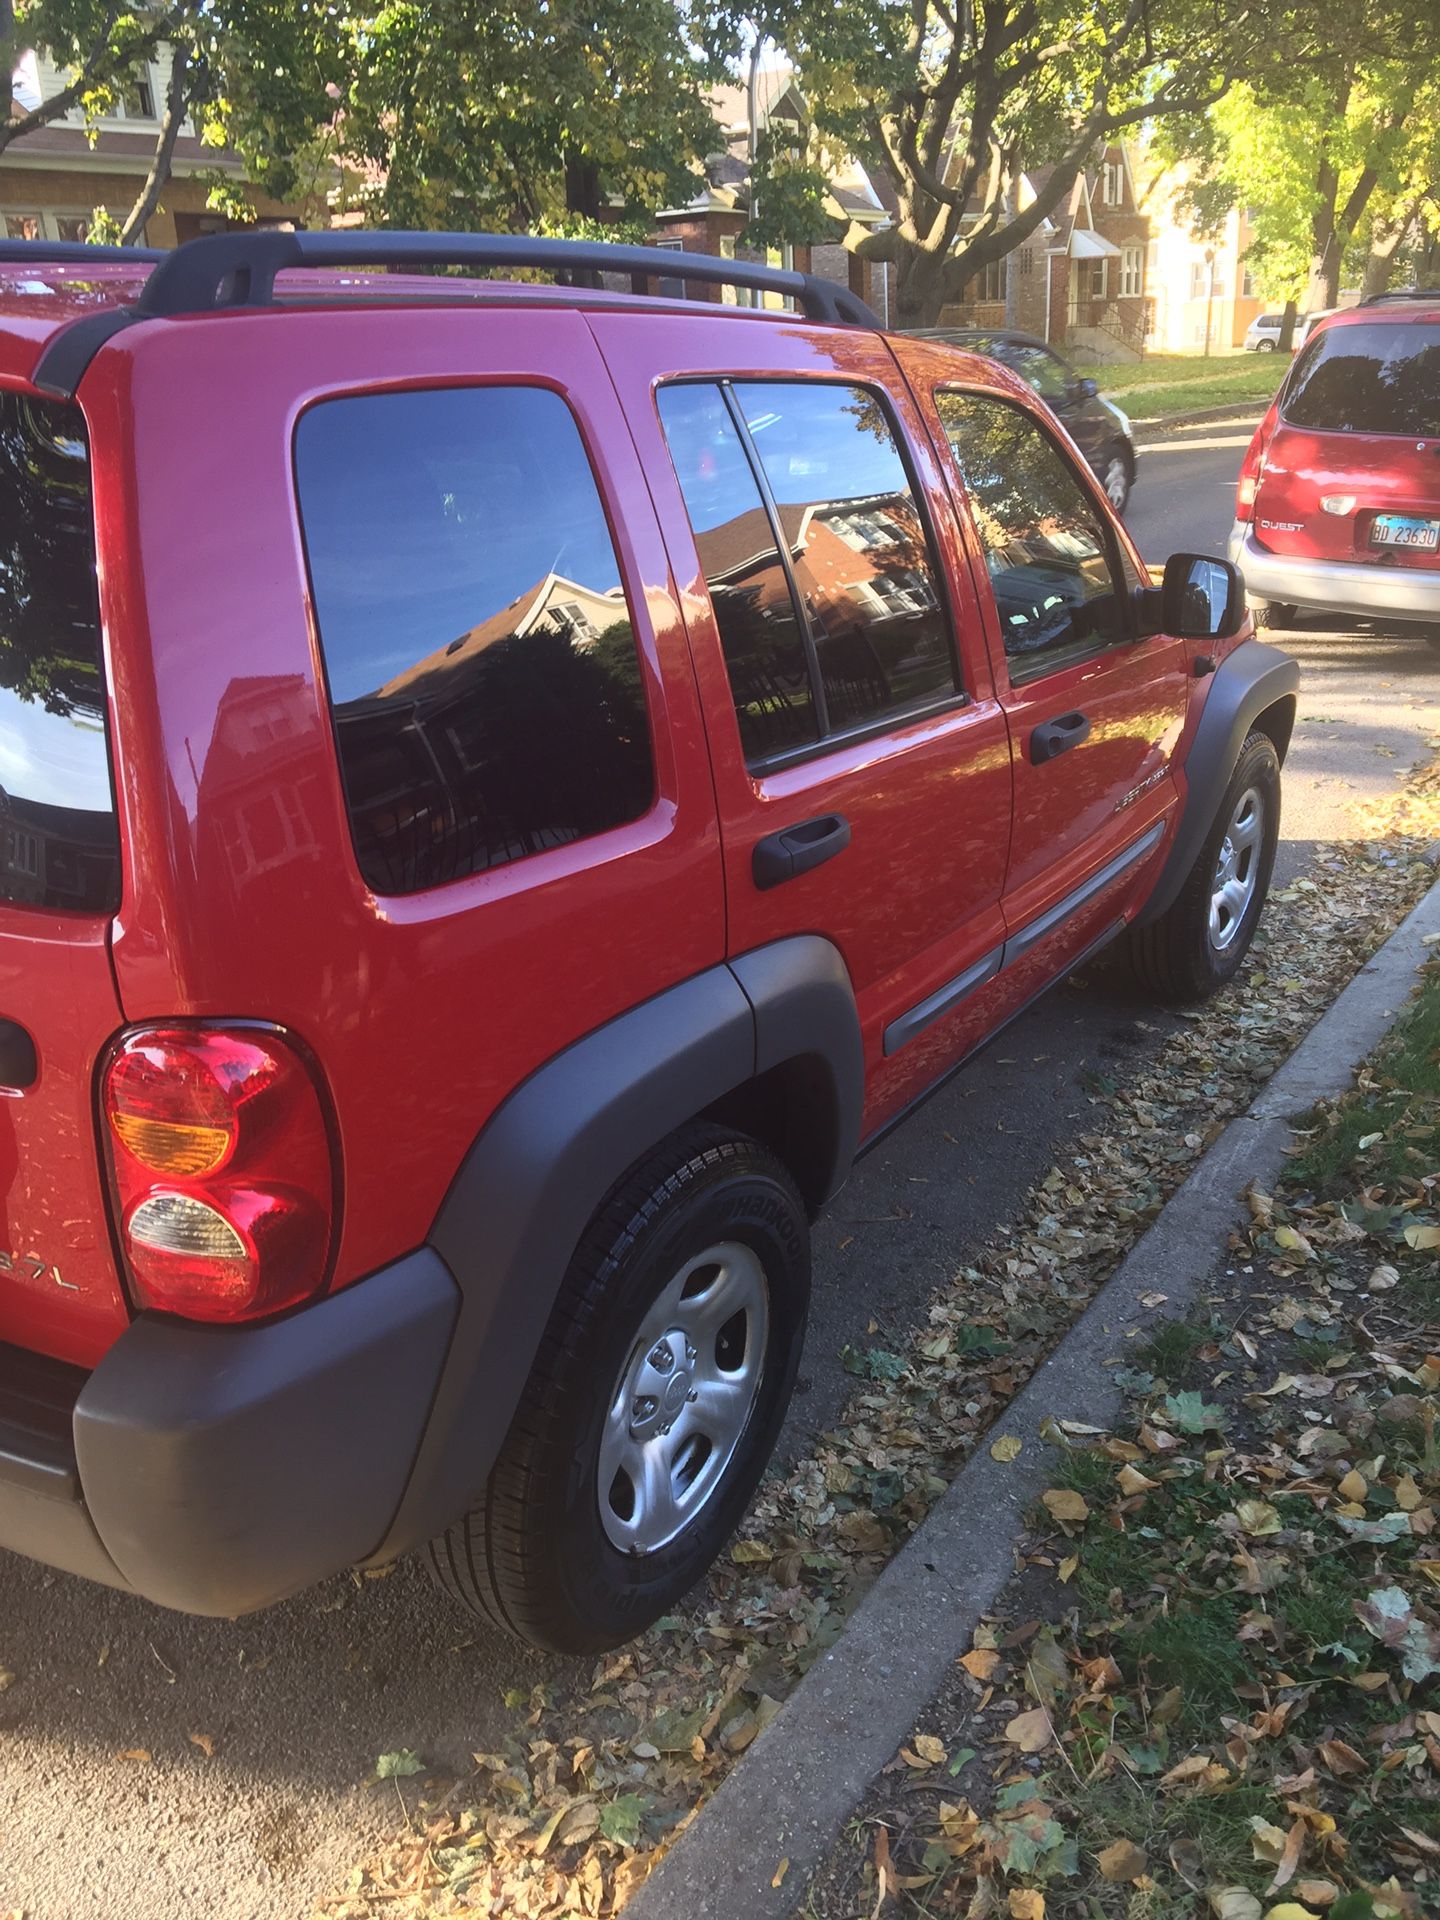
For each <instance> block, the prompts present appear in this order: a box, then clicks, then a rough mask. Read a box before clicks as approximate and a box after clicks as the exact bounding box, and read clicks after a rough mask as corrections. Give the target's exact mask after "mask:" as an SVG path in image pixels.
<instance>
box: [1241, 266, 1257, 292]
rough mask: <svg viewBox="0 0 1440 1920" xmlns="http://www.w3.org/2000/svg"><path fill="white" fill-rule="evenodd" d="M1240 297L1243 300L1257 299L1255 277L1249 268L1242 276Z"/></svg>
mask: <svg viewBox="0 0 1440 1920" xmlns="http://www.w3.org/2000/svg"><path fill="white" fill-rule="evenodd" d="M1240 297H1241V299H1242V300H1253V299H1254V298H1255V276H1254V274H1253V273H1251V271H1250V269H1249V267H1246V268H1245V270H1244V272H1243V273H1242V274H1241V276H1240Z"/></svg>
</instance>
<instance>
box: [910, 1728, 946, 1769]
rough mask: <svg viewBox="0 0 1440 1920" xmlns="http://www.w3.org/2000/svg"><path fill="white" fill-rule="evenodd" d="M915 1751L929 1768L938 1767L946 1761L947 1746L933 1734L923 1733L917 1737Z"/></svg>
mask: <svg viewBox="0 0 1440 1920" xmlns="http://www.w3.org/2000/svg"><path fill="white" fill-rule="evenodd" d="M915 1751H916V1753H918V1754H919V1756H920V1758H921V1759H922V1760H923V1761H924V1762H925V1763H926V1765H927V1766H931V1767H938V1766H940V1765H942V1764H943V1762H944V1760H945V1757H946V1755H945V1746H944V1743H943V1742H942V1741H940V1740H937V1739H936V1738H935V1736H934V1734H933V1733H921V1734H917V1735H916V1736H915Z"/></svg>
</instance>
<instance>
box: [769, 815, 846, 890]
mask: <svg viewBox="0 0 1440 1920" xmlns="http://www.w3.org/2000/svg"><path fill="white" fill-rule="evenodd" d="M849 844H850V822H849V821H848V820H847V819H846V818H845V816H844V814H843V813H822V814H821V815H820V817H819V819H818V820H802V821H801V822H800V823H799V825H798V826H794V827H782V828H781V829H780V831H779V833H767V834H766V836H765V838H764V839H763V840H757V841H756V842H755V851H754V853H753V854H752V855H751V860H750V871H751V874H752V875H753V876H754V880H755V884H756V886H757V887H759V888H761V889H762V890H763V889H764V888H766V887H778V886H779V885H780V882H781V881H782V880H793V879H794V878H795V876H796V874H797V873H808V872H809V871H810V869H811V867H821V866H824V864H825V862H826V861H827V860H833V859H834V858H835V855H836V854H837V853H843V852H844V851H845V849H846V847H848V846H849Z"/></svg>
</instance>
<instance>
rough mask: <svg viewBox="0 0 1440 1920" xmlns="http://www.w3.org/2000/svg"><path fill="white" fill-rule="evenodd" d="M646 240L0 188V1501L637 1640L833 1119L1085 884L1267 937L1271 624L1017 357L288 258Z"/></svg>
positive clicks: (566, 1635) (693, 264)
mask: <svg viewBox="0 0 1440 1920" xmlns="http://www.w3.org/2000/svg"><path fill="white" fill-rule="evenodd" d="M676 257H677V256H676V255H675V254H673V253H663V252H648V251H645V250H642V249H637V248H626V247H606V246H590V245H578V244H577V245H574V246H570V245H567V243H564V242H559V241H548V242H547V241H535V240H525V239H517V238H514V237H498V238H487V236H484V235H475V234H464V235H446V234H438V235H437V234H416V235H411V234H397V233H362V232H357V233H349V234H344V233H338V232H336V233H278V232H277V233H259V232H253V231H252V232H248V233H243V234H237V235H217V236H214V237H212V238H206V239H202V240H195V241H192V242H191V243H190V244H189V245H187V246H184V247H181V248H179V249H178V250H176V251H175V252H173V253H169V254H164V255H160V256H158V257H155V258H152V259H150V260H147V259H146V258H145V257H144V256H137V255H136V254H134V253H132V252H129V251H127V252H125V253H123V254H120V255H115V256H109V257H107V255H106V252H105V250H104V249H99V248H82V249H79V250H78V251H77V253H75V254H70V255H67V254H64V253H63V252H61V253H60V254H59V255H57V254H56V253H55V251H54V250H53V249H52V250H49V251H47V250H46V249H45V248H44V247H43V246H36V247H34V248H32V249H29V250H22V251H21V252H20V253H19V254H18V255H17V254H16V252H15V251H14V250H13V248H12V249H10V250H7V248H6V246H5V243H3V242H0V261H5V260H9V261H10V262H12V263H17V262H18V264H11V265H10V266H9V267H8V268H6V267H3V266H0V642H3V647H0V653H3V663H4V670H3V673H0V682H3V684H0V732H3V734H4V736H5V742H6V750H5V754H4V765H3V772H4V787H3V791H0V827H3V833H0V980H3V982H4V996H3V1000H0V1016H3V1017H0V1189H3V1195H0V1197H3V1201H4V1205H3V1210H0V1239H3V1247H0V1545H3V1546H4V1547H6V1548H11V1549H14V1550H16V1551H18V1552H21V1553H25V1554H29V1555H31V1556H32V1557H33V1558H35V1559H38V1560H40V1561H43V1562H47V1563H49V1564H50V1565H52V1566H56V1567H60V1568H63V1569H65V1570H66V1571H68V1572H70V1573H77V1574H84V1575H87V1576H89V1577H90V1578H92V1579H96V1580H102V1581H107V1582H109V1583H110V1584H111V1585H112V1586H116V1587H121V1588H125V1589H128V1590H129V1591H131V1592H133V1593H136V1594H140V1595H143V1596H144V1597H146V1598H147V1599H150V1600H153V1601H158V1602H161V1603H162V1604H164V1605H167V1606H170V1607H175V1608H179V1609H182V1610H185V1611H189V1612H194V1613H203V1614H219V1615H232V1614H237V1613H243V1612H245V1611H247V1610H249V1609H252V1608H256V1607H260V1606H264V1605H266V1604H268V1603H269V1602H271V1601H275V1600H279V1599H281V1598H283V1597H284V1596H285V1595H286V1594H290V1593H294V1592H295V1591H296V1590H297V1589H299V1588H301V1587H303V1586H305V1585H306V1584H307V1583H308V1582H311V1581H314V1580H317V1579H320V1578H321V1577H323V1576H326V1575H329V1574H332V1573H335V1572H337V1571H339V1570H340V1569H342V1568H345V1567H347V1566H351V1565H354V1564H357V1563H359V1564H365V1565H377V1564H380V1563H383V1562H385V1561H387V1560H389V1559H391V1558H392V1557H394V1556H395V1555H396V1554H398V1553H401V1552H404V1551H407V1550H409V1549H412V1548H420V1549H422V1550H424V1551H425V1552H426V1553H427V1554H428V1557H429V1560H430V1564H431V1566H432V1568H433V1570H434V1573H435V1575H436V1577H437V1578H438V1579H439V1581H440V1582H441V1584H442V1585H443V1586H444V1587H446V1588H447V1589H448V1590H449V1591H450V1592H451V1593H453V1594H454V1595H455V1596H456V1597H457V1598H458V1599H460V1600H461V1601H463V1602H464V1603H465V1604H466V1605H467V1606H469V1607H471V1608H473V1609H475V1610H477V1611H478V1612H479V1613H480V1614H482V1615H483V1616H484V1617H485V1618H487V1619H489V1620H493V1621H495V1622H496V1623H498V1624H500V1625H502V1626H504V1627H507V1628H509V1629H510V1630H511V1631H513V1632H514V1633H516V1634H519V1635H521V1636H522V1637H524V1638H525V1639H527V1640H530V1641H532V1642H534V1643H536V1644H538V1645H541V1646H546V1647H552V1648H560V1649H570V1650H572V1651H583V1650H585V1649H595V1648H600V1647H604V1646H607V1645H614V1644H616V1643H617V1642H619V1641H622V1640H625V1639H627V1638H629V1637H630V1636H632V1635H633V1634H635V1633H637V1632H638V1631H639V1630H640V1629H641V1628H642V1627H644V1626H645V1625H646V1624H647V1623H648V1622H650V1621H651V1620H653V1619H654V1618H655V1617H656V1616H657V1615H658V1614H660V1613H662V1612H664V1611H665V1610H666V1609H667V1608H669V1607H670V1606H672V1605H673V1604H674V1603H675V1601H676V1600H677V1599H678V1598H679V1597H680V1596H681V1595H683V1594H684V1593H685V1592H686V1591H687V1590H688V1589H689V1588H690V1587H691V1586H693V1585H694V1583H695V1582H696V1580H698V1579H699V1577H700V1576H701V1574H702V1573H703V1572H704V1570H705V1568H706V1566H707V1565H708V1563H709V1561H710V1560H711V1558H712V1557H713V1556H714V1554H715V1553H716V1552H717V1551H718V1550H719V1549H720V1548H721V1547H722V1546H723V1544H724V1542H725V1540H726V1538H727V1536H728V1535H729V1533H730V1531H731V1529H732V1528H733V1527H734V1526H735V1524H736V1522H737V1521H738V1520H739V1519H740V1517H741V1515H742V1514H743V1512H744V1510H745V1506H746V1503H747V1502H748V1500H749V1499H750V1496H751V1494H752V1492H753V1491H754V1488H755V1485H756V1483H757V1481H758V1480H759V1478H760V1475H761V1473H762V1471H763V1469H764V1466H765V1462H766V1459H767V1457H768V1455H769V1453H770V1449H771V1447H772V1445H773V1443H774V1440H775V1436H776V1434H777V1432H778V1431H779V1428H780V1423H781V1420H782V1418H783V1416H784V1413H785V1406H786V1402H787V1400H788V1399H789V1397H790V1392H791V1388H792V1386H793V1384H794V1381H795V1373H796V1368H797V1366H798V1363H799V1358H800V1349H801V1343H802V1340H803V1337H804V1329H805V1317H806V1306H807V1299H808V1290H809V1282H810V1226H811V1222H812V1220H813V1219H814V1218H815V1216H816V1215H817V1214H818V1212H819V1211H820V1209H821V1208H822V1207H823V1206H824V1204H825V1202H826V1201H827V1200H828V1199H829V1197H830V1196H831V1194H833V1193H834V1192H835V1190H836V1188H837V1187H838V1186H839V1185H840V1183H841V1182H842V1181H843V1180H844V1178H845V1176H846V1174H847V1173H848V1171H849V1169H850V1165H851V1163H852V1161H853V1160H854V1158H855V1156H856V1155H857V1153H860V1152H863V1151H865V1150H866V1148H868V1147H869V1146H871V1145H873V1144H874V1143H875V1142H876V1141H878V1140H880V1139H882V1138H883V1137H884V1136H885V1134H886V1132H887V1130H888V1129H889V1128H890V1127H891V1126H893V1125H894V1124H895V1123H896V1122H897V1121H898V1120H899V1119H900V1118H901V1117H902V1116H903V1115H904V1114H905V1113H906V1112H907V1111H908V1110H909V1109H910V1108H911V1107H912V1106H913V1105H914V1104H915V1103H916V1102H917V1101H919V1100H922V1099H923V1098H924V1097H925V1096H926V1095H927V1094H928V1093H929V1092H930V1091H931V1090H932V1089H933V1088H934V1087H935V1086H936V1085H937V1084H938V1083H939V1082H940V1081H941V1080H943V1079H944V1078H945V1077H946V1076H947V1075H948V1074H949V1073H951V1072H952V1071H953V1070H954V1069H955V1068H957V1067H958V1066H959V1065H960V1064H961V1062H962V1061H963V1060H964V1059H965V1058H966V1057H967V1056H968V1055H970V1054H972V1053H974V1052H975V1051H976V1050H977V1049H978V1048H979V1047H981V1046H982V1045H983V1044H984V1043H985V1042H986V1041H987V1040H988V1039H989V1038H990V1037H991V1036H992V1035H993V1034H995V1033H996V1031H997V1030H998V1029H999V1028H1000V1027H1002V1026H1003V1025H1004V1024H1005V1022H1006V1021H1007V1020H1009V1019H1010V1018H1012V1017H1013V1016H1014V1015H1015V1014H1016V1013H1018V1012H1019V1011H1020V1009H1021V1008H1022V1007H1024V1006H1025V1005H1026V1004H1027V1002H1028V1001H1030V1000H1031V999H1033V997H1034V996H1035V995H1036V994H1037V993H1039V992H1042V991H1043V990H1044V989H1045V988H1046V987H1048V986H1049V985H1051V984H1052V983H1053V982H1055V981H1059V980H1063V979H1064V978H1065V977H1066V975H1067V974H1069V973H1070V972H1072V971H1073V969H1074V968H1075V967H1076V966H1077V965H1078V964H1079V963H1080V962H1081V961H1082V960H1083V959H1084V958H1086V957H1087V956H1088V955H1090V954H1092V953H1094V952H1095V951H1096V950H1097V949H1098V948H1100V947H1101V946H1104V945H1105V944H1106V943H1107V942H1109V941H1111V940H1114V939H1117V938H1119V937H1120V936H1122V935H1123V936H1124V937H1125V938H1126V939H1127V941H1128V942H1129V944H1130V947H1131V951H1132V954H1133V958H1134V963H1135V966H1136V969H1137V971H1138V974H1139V977H1140V979H1141V980H1142V981H1143V982H1144V983H1145V984H1147V985H1148V987H1149V988H1150V989H1151V990H1152V991H1153V992H1154V993H1155V994H1156V995H1157V996H1160V997H1164V998H1180V999H1185V998H1199V997H1202V996H1204V995H1205V994H1208V993H1210V992H1213V991H1214V990H1215V988H1217V987H1218V986H1220V985H1222V984H1223V983H1224V982H1225V981H1226V980H1229V979H1230V978H1231V977H1232V976H1233V975H1234V974H1235V972H1236V970H1237V968H1238V967H1239V966H1240V963H1241V960H1242V958H1243V956H1244V954H1245V950H1246V947H1247V946H1248V944H1249V941H1250V937H1251V935H1252V933H1253V932H1254V929H1255V923H1256V920H1257V919H1258V917H1259V914H1260V911H1261V907H1262V905H1263V902H1264V899H1265V891H1266V886H1267V883H1268V880H1269V875H1270V864H1271V860H1272V857H1273V854H1274V850H1275V834H1276V826H1277V822H1278V819H1279V808H1280V763H1281V761H1282V760H1283V758H1284V756H1285V750H1286V746H1287V744H1288V742H1289V738H1290V729H1291V723H1292V721H1293V718H1294V712H1295V689H1296V684H1297V670H1296V667H1295V663H1294V662H1293V661H1292V660H1289V659H1288V658H1286V657H1285V656H1284V655H1283V654H1281V653H1279V652H1278V651H1277V650H1276V649H1274V648H1271V647H1267V646H1264V645H1261V644H1260V643H1259V642H1257V641H1256V640H1255V639H1254V638H1253V637H1252V635H1251V633H1250V628H1249V624H1248V622H1247V620H1246V617H1245V611H1244V600H1243V586H1242V583H1241V580H1240V577H1239V575H1238V574H1237V573H1236V571H1235V569H1234V568H1233V567H1231V566H1229V565H1228V564H1227V563H1226V562H1224V561H1222V560H1211V559H1206V558H1202V557H1198V556H1194V555H1177V556H1175V557H1174V558H1173V559H1172V560H1171V561H1170V563H1169V565H1168V566H1167V567H1166V569H1165V574H1164V579H1163V583H1162V582H1160V581H1157V582H1155V583H1153V584H1152V583H1151V581H1150V579H1149V576H1148V574H1147V572H1146V569H1145V567H1144V566H1143V564H1142V562H1141V560H1140V557H1139V555H1138V554H1137V552H1136V551H1135V548H1134V545H1133V543H1132V542H1131V541H1130V540H1129V538H1128V536H1127V534H1126V532H1125V529H1124V527H1123V526H1121V524H1120V523H1119V522H1118V521H1117V520H1116V518H1115V516H1114V514H1113V513H1112V512H1111V511H1110V509H1109V507H1108V506H1107V504H1106V501H1105V496H1104V494H1103V493H1102V491H1101V489H1100V487H1099V485H1098V484H1097V482H1096V481H1095V479H1094V476H1093V475H1092V474H1091V473H1090V472H1089V471H1088V470H1087V469H1086V468H1085V466H1084V464H1083V463H1082V462H1081V461H1080V460H1078V459H1077V457H1076V455H1075V451H1074V449H1073V447H1072V446H1071V444H1070V442H1069V441H1068V440H1066V438H1065V437H1064V435H1063V434H1061V433H1060V432H1058V431H1057V429H1056V425H1055V421H1054V419H1053V417H1052V416H1051V415H1050V414H1049V413H1048V412H1047V411H1046V410H1045V409H1044V408H1043V407H1042V406H1041V405H1040V404H1039V403H1038V402H1037V400H1036V398H1035V396H1034V394H1033V393H1032V392H1031V391H1030V389H1029V388H1028V387H1027V386H1025V385H1024V384H1023V383H1022V382H1021V381H1019V380H1018V379H1016V378H1015V377H1014V375H1013V374H1011V373H1008V372H1007V371H1006V370H1005V369H1004V368H1003V367H1001V366H998V365H997V364H996V363H995V362H994V361H993V360H986V359H983V358H979V357H976V356H975V355H972V354H963V353H956V352H954V351H952V350H950V349H949V348H946V347H942V346H937V345H936V344H934V343H933V342H930V341H923V340H914V339H906V338H904V337H901V336H895V335H888V334H886V333H884V332H883V331H882V330H881V329H880V327H879V325H878V323H877V322H876V320H875V318H874V316H873V315H872V314H871V313H870V312H869V310H868V309H867V308H866V307H864V306H863V304H862V303H860V302H859V301H858V300H856V299H855V298H854V296H853V295H851V294H850V293H849V292H848V290H847V289H845V288H843V287H836V286H835V285H833V284H832V283H830V282H828V281H821V280H815V279H811V278H810V277H808V276H804V275H801V274H798V273H793V272H784V271H780V270H778V269H767V268H764V267H759V266H753V265H749V264H744V263H737V262H734V261H722V260H718V259H717V260H711V259H708V258H705V257H703V256H698V255H687V256H686V257H685V272H686V276H687V278H695V279H699V280H702V281H710V282H712V283H713V282H715V281H725V280H732V281H738V283H739V284H741V285H744V286H747V287H752V288H761V289H763V290H766V291H774V292H778V293H781V294H787V295H790V296H791V297H793V298H794V299H795V300H796V301H797V303H798V304H799V308H800V310H799V311H798V312H795V313H781V312H776V313H771V312H767V311H763V310H757V311H744V310H737V309H735V308H728V309H727V308H726V307H723V306H720V305H701V304H699V303H698V302H690V303H686V302H685V301H683V300H679V299H668V298H659V299H655V298H646V297H643V296H636V295H633V294H628V293H626V294H620V293H610V292H606V291H604V290H603V289H601V288H599V287H595V288H580V287H574V286H567V287H550V286H539V285H506V284H504V283H502V282H499V281H496V280H489V279H485V280H479V279H472V280H469V281H467V280H465V279H462V278H457V277H448V276H447V277H444V278H435V279H422V278H419V277H418V276H407V275H404V274H400V273H392V274H388V275H380V274H374V273H365V274H350V275H344V276H342V275H337V274H335V273H333V272H325V271H321V272H314V271H308V269H313V268H317V267H318V268H321V269H325V268H333V267H342V268H343V267H354V266H360V265H365V264H373V265H388V266H392V267H404V266H406V265H412V264H421V263H423V264H442V263H453V264H455V265H459V266H465V265H470V266H480V267H494V266H501V267H505V266H522V267H549V268H551V269H552V270H553V269H555V268H557V267H560V268H572V269H579V270H582V271H585V272H589V273H595V272H598V271H599V270H601V269H604V270H606V271H607V272H612V273H623V274H624V275H626V276H627V277H628V276H630V275H634V274H638V275H642V276H644V277H645V278H647V279H652V280H654V281H657V282H658V281H659V279H660V278H661V277H662V276H664V277H669V276H670V275H672V274H673V273H674V271H675V261H676ZM277 276H278V278H277ZM7 1651H8V1649H7Z"/></svg>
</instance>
